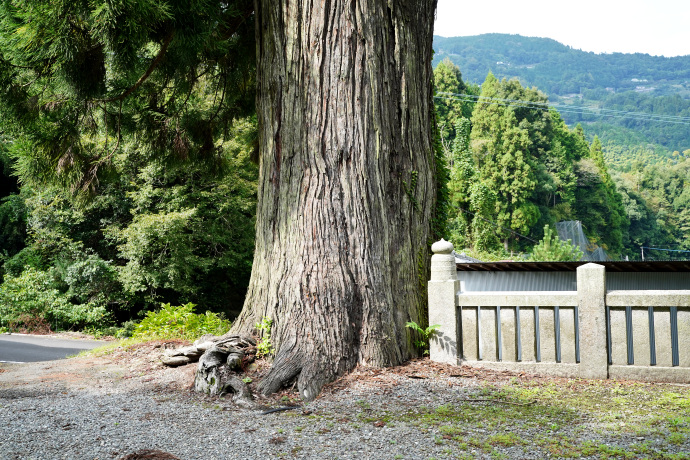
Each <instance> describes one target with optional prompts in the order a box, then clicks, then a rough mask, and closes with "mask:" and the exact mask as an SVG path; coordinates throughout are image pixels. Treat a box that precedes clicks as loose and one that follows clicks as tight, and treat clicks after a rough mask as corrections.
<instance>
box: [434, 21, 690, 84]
mask: <svg viewBox="0 0 690 460" xmlns="http://www.w3.org/2000/svg"><path fill="white" fill-rule="evenodd" d="M434 50H436V54H435V56H434V65H436V64H437V63H438V62H440V61H441V60H443V59H445V58H450V59H451V61H453V62H454V63H455V64H456V65H457V66H458V67H460V70H461V71H462V74H463V79H464V80H465V81H469V82H474V83H481V82H483V81H484V78H486V74H487V73H488V71H489V70H491V71H492V72H493V73H494V75H496V76H497V77H499V78H503V77H518V78H519V79H520V80H521V83H522V84H523V86H524V85H528V86H537V87H538V88H539V89H541V90H542V91H544V92H546V93H547V94H549V95H557V96H565V95H568V94H573V93H578V94H579V93H581V92H582V91H584V90H596V89H601V90H605V91H606V90H608V91H609V92H621V91H628V90H633V91H634V90H638V91H646V92H654V93H655V95H664V94H678V95H681V96H682V97H685V98H690V56H680V57H671V58H667V57H662V56H650V55H648V54H641V53H637V54H623V53H612V54H595V53H592V52H585V51H581V50H577V49H573V48H571V47H569V46H566V45H563V44H561V43H559V42H557V41H555V40H552V39H550V38H535V37H523V36H521V35H507V34H484V35H476V36H472V37H451V38H444V37H439V36H434Z"/></svg>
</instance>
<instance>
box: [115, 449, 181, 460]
mask: <svg viewBox="0 0 690 460" xmlns="http://www.w3.org/2000/svg"><path fill="white" fill-rule="evenodd" d="M120 460H180V459H179V457H175V456H174V455H173V454H169V453H168V452H163V451H162V450H155V449H143V450H138V451H136V452H132V453H131V454H128V455H125V456H124V457H120Z"/></svg>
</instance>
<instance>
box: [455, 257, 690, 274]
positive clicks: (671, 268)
mask: <svg viewBox="0 0 690 460" xmlns="http://www.w3.org/2000/svg"><path fill="white" fill-rule="evenodd" d="M587 263H592V262H479V263H457V264H456V266H457V269H458V270H459V271H497V272H573V271H575V270H577V267H579V266H580V265H584V264H587ZM595 263H596V264H598V265H603V266H604V267H606V271H607V272H690V260H685V261H678V260H670V261H653V262H626V261H615V262H614V261H607V262H595Z"/></svg>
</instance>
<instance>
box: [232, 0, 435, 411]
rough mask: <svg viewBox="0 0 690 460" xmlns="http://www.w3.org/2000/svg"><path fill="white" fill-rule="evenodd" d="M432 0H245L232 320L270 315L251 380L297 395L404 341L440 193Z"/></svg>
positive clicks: (393, 354)
mask: <svg viewBox="0 0 690 460" xmlns="http://www.w3.org/2000/svg"><path fill="white" fill-rule="evenodd" d="M435 10H436V0H387V1H386V0H316V1H307V0H282V1H275V0H256V21H257V42H258V44H257V63H258V82H259V83H258V96H257V103H258V107H257V110H258V117H259V149H260V159H261V160H260V161H261V171H260V178H259V204H258V210H257V222H256V228H257V232H256V253H255V256H254V266H253V270H252V277H251V281H250V285H249V291H248V294H247V298H246V301H245V304H244V309H243V311H242V313H241V314H240V316H239V318H238V319H237V320H236V322H235V325H234V328H233V332H238V333H248V332H250V331H251V330H252V329H253V327H254V324H255V323H256V322H258V321H260V320H261V318H262V317H264V316H267V317H270V318H272V319H273V321H274V327H273V334H272V343H273V345H274V347H275V348H276V350H277V353H276V356H275V361H274V363H273V366H272V368H271V370H270V372H269V374H268V376H267V377H266V378H264V380H263V381H262V382H261V390H262V391H263V392H264V393H271V392H274V391H276V390H278V389H279V388H280V387H281V386H282V385H284V384H287V383H289V382H291V381H293V380H294V379H295V378H297V384H298V388H299V390H300V393H301V395H302V397H304V398H305V399H312V398H314V397H315V396H316V395H317V394H318V392H319V391H320V390H321V388H322V386H323V385H324V384H325V383H328V382H329V381H332V380H334V379H335V378H336V377H338V376H339V375H342V374H343V373H345V372H348V371H350V370H352V369H353V368H354V367H355V366H356V365H357V364H358V363H361V364H365V365H372V366H391V365H396V364H399V363H401V362H402V361H404V360H406V359H407V358H409V357H411V356H412V355H413V354H414V353H415V350H414V347H413V345H412V340H411V336H410V330H409V329H406V328H405V322H406V321H416V322H418V323H420V324H421V323H422V322H423V321H424V320H423V319H422V318H423V317H424V316H425V305H426V301H425V294H424V291H425V283H426V277H427V274H426V268H425V266H426V263H425V262H426V260H427V248H428V239H429V232H430V230H429V227H430V226H429V221H430V217H431V214H432V211H433V208H434V204H435V196H436V190H435V170H434V168H435V162H434V154H433V139H432V123H433V121H434V118H433V110H432V103H433V101H432V96H433V94H432V91H433V90H432V68H431V57H432V33H433V22H434V15H435Z"/></svg>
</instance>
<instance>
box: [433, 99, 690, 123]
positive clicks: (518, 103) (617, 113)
mask: <svg viewBox="0 0 690 460" xmlns="http://www.w3.org/2000/svg"><path fill="white" fill-rule="evenodd" d="M434 98H436V99H446V100H456V101H461V102H471V103H475V104H498V105H505V106H511V107H519V108H527V109H537V110H544V111H548V110H550V109H556V110H558V111H559V112H562V113H572V114H577V115H591V116H599V117H610V118H628V119H632V120H638V121H651V122H657V123H668V124H680V125H688V126H690V117H682V116H676V115H656V114H652V113H648V112H630V111H624V110H613V109H602V108H596V109H595V108H588V107H576V106H571V105H562V104H549V103H547V102H533V101H524V100H520V99H503V98H495V97H487V96H475V95H472V94H459V93H446V92H440V93H437V95H436V96H434Z"/></svg>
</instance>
